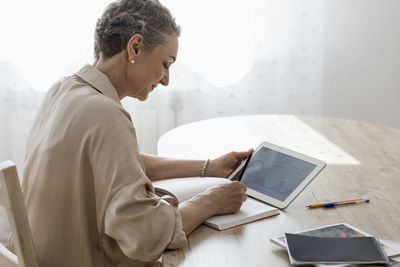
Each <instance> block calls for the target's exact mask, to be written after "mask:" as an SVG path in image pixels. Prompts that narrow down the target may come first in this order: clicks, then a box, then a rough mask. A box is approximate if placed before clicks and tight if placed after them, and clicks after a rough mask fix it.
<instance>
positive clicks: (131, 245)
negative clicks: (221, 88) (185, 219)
mask: <svg viewBox="0 0 400 267" xmlns="http://www.w3.org/2000/svg"><path fill="white" fill-rule="evenodd" d="M23 177H24V179H23V185H22V189H23V194H24V197H25V201H26V207H27V213H28V217H29V222H30V225H31V228H32V233H33V239H34V243H35V247H36V252H37V257H38V259H39V265H40V266H41V267H46V266H57V267H63V266H68V267H72V266H73V267H78V266H85V267H91V266H93V267H102V266H141V265H143V264H144V262H151V261H154V260H157V259H158V258H159V257H160V255H161V254H162V252H163V251H164V250H165V249H166V248H179V247H182V246H184V245H185V244H186V242H187V240H186V236H185V233H184V232H183V230H182V221H181V217H180V214H179V211H178V209H177V207H175V206H172V205H170V204H168V203H167V202H166V201H164V200H162V199H160V198H159V197H157V196H156V195H154V189H153V186H152V184H151V182H150V180H149V179H148V178H147V177H146V174H145V170H144V166H143V162H142V160H141V156H140V154H139V149H138V144H137V139H136V134H135V129H134V127H133V124H132V121H131V118H130V115H129V113H128V112H127V111H125V110H124V108H123V107H122V105H121V103H120V101H119V98H118V95H117V93H116V90H115V88H114V87H113V86H112V84H111V83H110V81H109V80H108V78H107V76H106V75H104V74H103V73H101V72H100V71H99V70H97V69H96V68H94V67H93V66H90V65H86V66H85V67H83V68H82V69H81V70H80V71H79V72H78V73H76V75H73V76H71V77H67V78H64V79H62V80H61V81H59V82H57V83H56V84H55V85H54V86H53V87H52V88H51V89H50V90H49V91H48V93H47V95H46V97H45V99H44V100H43V103H42V105H41V107H40V109H39V111H38V113H37V115H36V118H35V121H34V123H33V128H32V130H31V133H30V135H29V138H28V146H27V152H26V160H25V168H24V173H23Z"/></svg>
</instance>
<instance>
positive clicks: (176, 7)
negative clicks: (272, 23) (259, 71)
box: [163, 0, 256, 87]
mask: <svg viewBox="0 0 400 267" xmlns="http://www.w3.org/2000/svg"><path fill="white" fill-rule="evenodd" d="M253 2H254V1H253ZM163 3H164V4H165V5H166V6H167V7H168V8H169V9H170V10H171V12H172V14H173V15H174V16H175V18H176V21H177V23H178V24H179V25H181V27H182V34H181V37H180V44H181V45H180V51H179V54H178V60H179V62H180V63H181V64H184V65H186V66H189V67H190V68H191V69H192V70H193V71H195V72H197V73H199V74H200V75H201V76H203V77H204V78H205V79H206V80H207V82H209V83H210V84H211V85H213V86H215V87H223V86H228V85H230V84H234V83H236V82H237V81H239V80H241V79H242V78H243V76H244V75H245V74H246V73H247V72H248V71H249V70H250V68H251V65H252V63H253V49H252V48H253V45H254V24H255V18H254V16H253V14H254V10H255V8H256V6H255V5H254V4H253V3H251V1H250V3H249V4H246V5H244V4H243V1H237V0H233V1H232V0H218V1H215V0H202V1H182V0H166V1H163ZM227 11H229V12H227ZM216 22H218V23H216Z"/></svg>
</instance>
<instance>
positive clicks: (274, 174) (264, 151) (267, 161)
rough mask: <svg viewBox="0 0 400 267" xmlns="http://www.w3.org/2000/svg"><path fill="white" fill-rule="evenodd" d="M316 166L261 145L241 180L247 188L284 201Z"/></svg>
mask: <svg viewBox="0 0 400 267" xmlns="http://www.w3.org/2000/svg"><path fill="white" fill-rule="evenodd" d="M316 167H317V165H315V164H312V163H310V162H307V161H304V160H301V159H298V158H295V157H292V156H289V155H286V154H283V153H280V152H278V151H275V150H272V149H269V148H266V147H262V148H261V149H260V150H259V151H258V152H257V153H256V154H254V155H253V156H252V157H251V159H250V162H249V163H248V166H247V168H246V170H245V172H244V173H243V176H242V180H241V182H242V183H244V184H245V185H246V186H247V187H248V188H251V189H253V190H255V191H258V192H260V193H263V194H265V195H268V196H270V197H272V198H275V199H277V200H280V201H285V199H286V198H287V197H288V196H289V195H290V194H291V193H292V192H293V191H294V190H295V189H296V187H297V186H298V185H299V184H300V183H301V182H303V180H304V179H306V178H307V176H308V175H309V174H310V173H311V172H312V171H313V170H314V169H315V168H316ZM238 174H239V175H240V172H239V173H238ZM235 176H236V175H235Z"/></svg>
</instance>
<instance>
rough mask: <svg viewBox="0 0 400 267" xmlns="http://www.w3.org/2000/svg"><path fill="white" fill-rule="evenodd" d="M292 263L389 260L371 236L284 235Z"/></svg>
mask: <svg viewBox="0 0 400 267" xmlns="http://www.w3.org/2000/svg"><path fill="white" fill-rule="evenodd" d="M285 236H286V242H287V246H288V253H289V257H290V262H291V263H292V264H316V263H347V264H349V263H351V264H372V263H389V258H388V256H387V255H386V253H385V251H384V250H383V248H382V247H381V245H380V243H379V241H378V240H377V239H376V238H375V237H373V236H362V237H320V236H308V235H301V234H289V233H287V234H285Z"/></svg>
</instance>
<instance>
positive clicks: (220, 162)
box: [206, 149, 254, 177]
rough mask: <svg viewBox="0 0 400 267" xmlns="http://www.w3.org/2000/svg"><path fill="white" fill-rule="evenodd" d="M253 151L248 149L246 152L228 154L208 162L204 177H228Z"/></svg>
mask: <svg viewBox="0 0 400 267" xmlns="http://www.w3.org/2000/svg"><path fill="white" fill-rule="evenodd" d="M253 151H254V149H249V151H247V152H229V153H227V154H225V155H222V156H221V157H219V158H216V159H213V160H210V163H209V164H208V166H207V170H206V176H211V177H228V175H229V174H231V172H232V171H233V170H235V169H236V168H237V167H238V166H239V165H240V163H241V162H242V161H243V160H245V159H246V158H247V157H248V156H249V155H250V154H251V153H252V152H253Z"/></svg>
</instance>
